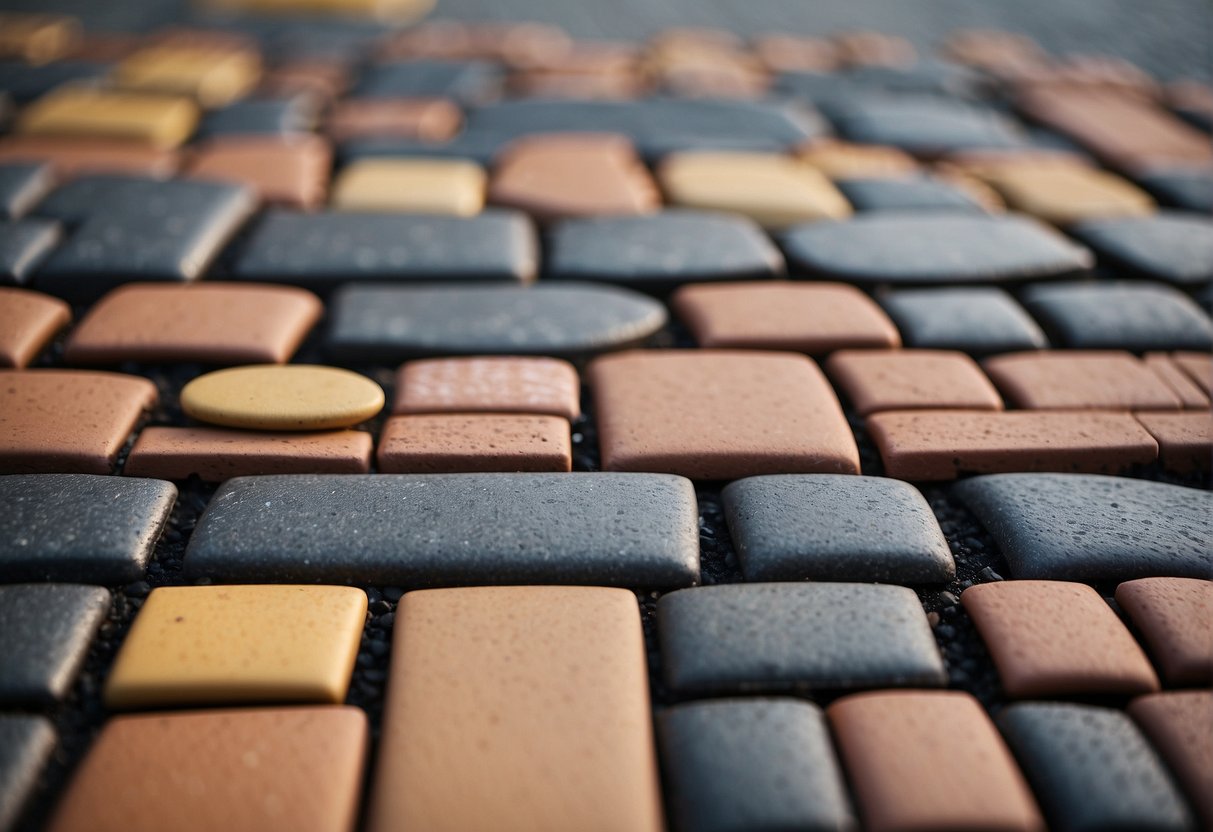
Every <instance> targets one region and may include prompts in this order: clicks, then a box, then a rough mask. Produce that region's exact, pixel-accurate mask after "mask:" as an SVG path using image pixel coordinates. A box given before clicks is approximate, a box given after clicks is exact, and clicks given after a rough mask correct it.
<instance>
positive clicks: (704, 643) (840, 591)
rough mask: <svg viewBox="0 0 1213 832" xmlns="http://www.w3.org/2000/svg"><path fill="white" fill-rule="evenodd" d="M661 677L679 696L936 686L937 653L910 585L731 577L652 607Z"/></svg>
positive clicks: (940, 677) (940, 673)
mask: <svg viewBox="0 0 1213 832" xmlns="http://www.w3.org/2000/svg"><path fill="white" fill-rule="evenodd" d="M657 627H658V636H659V639H660V644H661V652H662V661H663V665H664V673H665V681H666V684H667V685H668V686H669V687H670V688H671V689H672V690H674V691H675V692H678V693H738V692H756V691H778V690H791V689H799V690H806V689H807V690H831V691H832V690H855V689H863V688H880V687H939V686H942V685H944V684H945V683H946V675H945V673H944V668H943V660H942V659H941V658H940V655H939V648H937V647H936V646H935V639H934V637H933V636H932V635H931V628H930V626H929V625H928V624H927V618H926V614H925V613H924V612H923V611H922V607H921V605H920V604H919V602H918V596H916V595H915V594H914V592H913V590H910V589H907V588H906V587H902V586H872V585H867V584H846V583H819V584H813V583H804V584H730V585H722V586H710V587H701V588H697V589H691V590H680V591H678V592H672V593H670V594H668V595H664V596H662V598H661V600H660V601H658V604H657Z"/></svg>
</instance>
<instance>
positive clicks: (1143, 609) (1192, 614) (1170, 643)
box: [1116, 578, 1213, 687]
mask: <svg viewBox="0 0 1213 832" xmlns="http://www.w3.org/2000/svg"><path fill="white" fill-rule="evenodd" d="M1116 603H1117V604H1119V605H1120V608H1121V609H1122V610H1124V611H1125V613H1126V614H1128V616H1129V619H1130V620H1131V621H1132V622H1133V625H1134V626H1135V627H1136V628H1137V630H1138V632H1140V633H1141V638H1142V641H1143V642H1144V643H1145V646H1146V648H1147V649H1148V650H1149V651H1150V655H1151V657H1152V658H1153V659H1154V665H1155V667H1157V668H1158V669H1159V672H1160V673H1161V675H1162V677H1163V679H1164V680H1165V681H1166V683H1167V684H1168V685H1169V686H1172V687H1185V686H1191V687H1196V686H1199V685H1206V684H1209V683H1210V682H1213V581H1208V580H1200V579H1198V578H1138V579H1137V580H1136V581H1126V582H1125V583H1123V584H1121V585H1120V586H1118V587H1117V588H1116Z"/></svg>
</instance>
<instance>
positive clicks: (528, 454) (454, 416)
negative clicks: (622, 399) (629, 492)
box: [378, 413, 573, 474]
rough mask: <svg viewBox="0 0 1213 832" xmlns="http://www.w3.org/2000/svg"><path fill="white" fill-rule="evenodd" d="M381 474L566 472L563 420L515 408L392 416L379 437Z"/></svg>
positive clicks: (568, 453)
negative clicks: (509, 410) (507, 410)
mask: <svg viewBox="0 0 1213 832" xmlns="http://www.w3.org/2000/svg"><path fill="white" fill-rule="evenodd" d="M378 459H379V470H380V471H382V472H383V473H386V474H462V473H477V472H486V471H509V472H513V471H556V472H560V471H569V470H572V466H573V450H572V441H571V439H570V437H569V423H568V420H566V419H564V418H562V417H560V416H545V415H534V414H518V413H438V414H426V415H414V416H393V417H392V418H390V419H388V420H387V424H386V425H384V428H383V434H382V435H381V436H380V438H379V456H378Z"/></svg>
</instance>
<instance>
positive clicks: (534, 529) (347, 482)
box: [185, 473, 699, 588]
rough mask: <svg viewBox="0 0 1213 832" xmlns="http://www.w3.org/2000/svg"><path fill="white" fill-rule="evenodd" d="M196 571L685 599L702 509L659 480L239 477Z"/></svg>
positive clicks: (685, 489)
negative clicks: (568, 588) (650, 591)
mask: <svg viewBox="0 0 1213 832" xmlns="http://www.w3.org/2000/svg"><path fill="white" fill-rule="evenodd" d="M185 568H186V572H187V574H189V575H190V576H191V577H194V578H202V577H206V578H210V579H213V580H217V581H235V582H287V583H289V582H293V581H302V582H310V581H317V582H330V583H334V582H335V583H347V584H353V585H356V586H363V585H365V584H367V583H368V582H370V583H376V584H377V583H383V584H387V585H393V586H403V587H408V588H419V587H436V586H462V585H478V584H587V585H597V586H627V587H642V586H643V587H674V586H687V585H690V584H693V583H696V582H698V580H699V533H698V508H697V505H696V502H695V493H694V489H693V488H692V486H691V483H690V481H689V480H685V479H683V478H681V477H674V476H668V475H660V474H602V473H594V474H446V475H441V474H440V475H426V474H420V475H407V474H406V475H389V474H376V475H368V476H362V475H356V476H351V475H328V476H326V475H315V476H312V475H301V476H289V475H288V476H262V477H239V478H236V479H231V480H228V481H227V482H226V483H224V484H223V485H222V486H220V488H219V490H218V491H217V492H216V493H215V496H214V498H213V499H212V500H211V503H210V505H209V506H208V507H207V510H206V512H205V513H204V514H203V516H202V518H201V519H200V520H199V522H198V527H197V528H196V529H195V530H194V534H193V536H192V537H191V539H190V544H189V548H188V549H187V550H186V554H185Z"/></svg>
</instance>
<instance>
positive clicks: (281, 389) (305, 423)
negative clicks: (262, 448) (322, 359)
mask: <svg viewBox="0 0 1213 832" xmlns="http://www.w3.org/2000/svg"><path fill="white" fill-rule="evenodd" d="M383 403H384V397H383V389H382V388H381V387H380V386H379V385H378V384H376V383H375V382H373V381H371V380H370V379H369V378H366V377H365V376H360V375H358V374H357V373H352V372H350V371H349V370H341V369H338V368H336V367H320V366H315V365H307V364H291V365H287V366H279V365H273V364H265V365H255V366H249V367H233V368H231V369H228V370H219V371H217V372H214V373H207V374H206V375H204V376H199V377H198V378H196V379H194V380H193V381H191V382H190V383H189V384H187V385H185V389H183V390H182V391H181V409H182V410H184V411H185V413H186V415H187V416H190V417H192V418H194V419H197V420H198V421H200V422H209V423H210V424H212V425H224V426H226V427H232V428H251V429H254V430H323V429H326V428H346V427H351V426H353V425H356V424H358V423H359V422H364V421H366V420H367V419H369V418H371V417H372V416H374V415H375V414H376V413H378V412H379V411H380V410H382V409H383Z"/></svg>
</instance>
